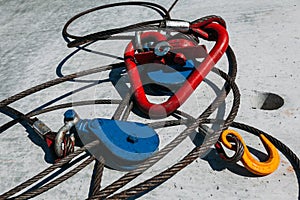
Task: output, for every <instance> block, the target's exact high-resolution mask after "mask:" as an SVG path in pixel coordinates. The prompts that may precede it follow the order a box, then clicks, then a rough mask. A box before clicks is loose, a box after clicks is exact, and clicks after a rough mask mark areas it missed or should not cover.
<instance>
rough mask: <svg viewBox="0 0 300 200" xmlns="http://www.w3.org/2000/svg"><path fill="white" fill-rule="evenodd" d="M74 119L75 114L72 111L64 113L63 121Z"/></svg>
mask: <svg viewBox="0 0 300 200" xmlns="http://www.w3.org/2000/svg"><path fill="white" fill-rule="evenodd" d="M75 117H76V112H75V111H74V110H72V109H69V110H67V111H66V112H65V113H64V120H73V119H74V118H75Z"/></svg>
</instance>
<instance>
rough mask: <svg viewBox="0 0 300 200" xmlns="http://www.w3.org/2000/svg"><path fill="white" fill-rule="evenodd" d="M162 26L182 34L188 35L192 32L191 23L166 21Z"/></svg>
mask: <svg viewBox="0 0 300 200" xmlns="http://www.w3.org/2000/svg"><path fill="white" fill-rule="evenodd" d="M160 26H161V27H162V28H167V29H172V30H174V31H178V32H181V33H187V32H188V31H189V30H190V23H189V22H187V21H183V20H165V21H164V22H162V23H161V24H160Z"/></svg>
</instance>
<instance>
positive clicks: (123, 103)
mask: <svg viewBox="0 0 300 200" xmlns="http://www.w3.org/2000/svg"><path fill="white" fill-rule="evenodd" d="M117 4H118V5H117ZM117 4H109V5H106V6H102V7H101V6H100V7H97V8H93V9H90V10H88V11H85V12H82V13H80V14H78V15H76V16H74V17H73V18H71V19H70V20H69V21H68V22H67V23H66V25H65V27H64V30H63V36H64V38H65V39H66V40H67V41H68V39H67V38H68V37H69V38H72V39H75V40H73V41H72V42H70V43H69V44H68V46H69V47H71V46H77V45H80V44H85V43H88V42H94V41H96V40H100V39H107V38H109V37H111V36H112V35H113V34H117V33H121V32H126V31H133V30H136V29H140V28H153V27H156V28H157V27H159V25H154V24H160V23H161V22H162V21H163V20H154V21H148V22H142V23H139V24H134V25H131V26H127V27H123V28H120V29H111V30H107V31H103V32H98V33H94V34H90V35H86V36H82V37H80V36H74V35H71V34H69V33H67V28H68V26H69V25H70V24H71V23H72V22H73V21H74V20H76V19H77V18H79V17H80V16H82V15H85V14H87V13H90V12H93V11H95V10H99V9H102V8H108V7H109V6H121V5H137V4H141V5H142V6H146V7H149V8H153V9H154V10H156V11H157V12H158V13H160V14H161V16H162V17H163V18H165V19H171V18H170V16H169V13H168V11H167V10H166V9H164V8H163V7H161V6H159V5H158V6H157V4H149V3H145V2H132V3H124V4H122V3H121V4H120V3H117ZM212 21H215V22H218V23H219V24H221V25H222V26H224V27H226V24H225V21H224V20H223V19H222V18H220V17H218V16H215V15H212V16H207V17H204V18H200V19H198V20H196V21H193V22H192V23H191V24H192V25H193V24H198V25H199V24H200V25H201V26H205V25H206V24H207V23H211V22H212ZM226 55H227V58H228V62H229V66H231V67H230V69H229V75H227V74H226V73H225V72H223V71H221V70H219V69H216V68H214V69H213V72H215V73H216V74H218V75H220V76H221V77H223V78H224V79H225V80H226V83H225V84H224V88H223V90H222V92H221V93H220V94H219V95H218V96H217V97H216V99H215V100H214V101H213V102H212V103H211V104H210V106H209V107H208V108H207V109H206V110H205V111H204V112H203V113H202V114H201V115H200V116H199V117H198V118H197V119H194V118H193V117H191V116H189V115H188V114H186V113H184V112H180V111H176V114H177V115H178V116H179V118H178V120H169V121H162V122H154V123H150V124H149V126H150V127H153V128H160V127H167V126H176V125H180V124H185V125H186V126H187V128H186V129H185V130H184V131H183V132H182V133H180V134H179V135H178V136H177V137H176V138H175V139H174V140H172V141H171V142H170V143H169V144H167V145H166V146H165V147H164V148H163V149H162V150H161V151H159V152H157V153H156V154H155V155H154V156H153V157H151V158H149V159H148V160H147V161H146V162H145V163H142V164H141V165H140V166H139V167H138V168H137V169H135V170H133V171H131V172H129V173H127V174H126V175H124V176H123V177H121V178H120V179H118V180H117V181H115V182H113V183H112V184H111V185H109V186H107V187H106V188H104V189H102V190H101V191H100V185H101V179H102V174H103V168H104V162H105V161H104V160H103V158H100V159H98V160H95V158H94V157H93V156H90V155H89V154H88V153H85V154H84V155H82V157H81V158H83V157H88V158H87V159H86V160H85V161H83V162H82V163H80V164H79V165H78V166H76V167H75V168H74V169H73V170H72V171H69V172H67V173H66V174H64V175H62V176H60V177H58V178H57V179H55V180H54V181H52V182H50V183H48V184H45V185H43V186H42V187H39V188H36V189H35V190H32V191H31V190H28V191H26V192H24V193H22V194H21V195H19V196H17V197H14V198H15V199H27V198H32V197H34V196H37V195H39V194H41V193H43V192H45V191H47V190H49V189H51V188H52V187H55V186H56V185H58V184H60V183H61V182H63V181H65V180H66V179H68V178H70V177H71V176H73V175H75V174H76V173H77V172H79V171H80V170H81V169H83V168H84V167H86V166H87V165H89V164H90V163H91V162H93V161H94V160H95V165H94V175H93V177H92V181H91V191H90V198H91V199H103V198H107V197H108V198H109V199H120V198H122V199H123V198H130V197H134V196H136V195H139V194H141V193H143V192H147V191H149V190H151V189H153V188H155V187H157V186H158V185H160V184H162V183H163V182H165V181H166V180H167V179H169V178H171V177H172V176H174V175H175V174H176V173H178V172H179V171H180V170H181V169H183V168H184V167H186V166H187V165H189V164H190V163H192V162H193V161H194V160H195V159H197V158H198V157H199V156H201V155H202V154H204V153H206V152H207V150H208V149H210V148H211V146H212V145H213V144H215V143H216V142H217V141H218V139H219V136H220V134H221V133H222V131H223V130H225V129H227V128H228V127H229V126H233V127H236V128H240V129H243V130H246V131H248V132H251V133H253V134H255V135H258V133H263V134H264V135H265V136H266V137H267V138H268V139H269V140H270V141H271V142H272V143H274V144H275V146H276V147H277V148H278V149H279V150H280V151H282V152H283V153H284V154H285V155H286V156H287V158H288V159H289V160H290V162H291V163H292V165H293V167H294V169H295V172H296V175H297V178H298V182H299V183H300V181H299V179H300V178H299V177H300V175H299V174H300V172H299V171H300V161H299V158H298V157H297V156H296V154H294V153H293V152H292V151H291V150H290V149H289V148H288V147H287V146H286V145H284V144H283V143H281V142H280V141H279V140H277V139H276V138H274V137H272V136H270V135H268V134H267V133H264V132H262V131H260V130H258V129H256V128H254V127H251V126H248V125H245V124H241V123H237V122H234V121H233V120H234V118H235V116H236V115H237V112H238V108H239V101H240V94H239V90H238V87H237V85H236V84H235V82H234V79H235V77H236V60H235V57H234V53H233V51H232V49H231V48H230V47H228V49H227V51H226ZM122 66H124V63H123V62H120V63H117V64H112V65H107V66H103V67H98V68H94V69H90V70H85V71H82V72H79V73H75V74H71V75H67V76H64V77H61V78H57V79H54V80H51V81H48V82H46V83H43V84H40V85H37V86H35V87H33V88H30V89H28V90H25V91H23V92H21V93H19V94H16V95H14V96H12V97H9V98H7V99H5V100H3V101H1V102H0V111H1V112H4V113H5V112H6V113H10V114H11V115H12V116H17V118H16V119H14V120H12V121H10V122H8V123H6V124H4V125H3V126H1V127H0V133H1V132H4V131H5V130H7V129H8V128H9V127H11V126H13V125H14V124H16V123H18V122H21V121H22V120H23V121H26V122H27V123H29V124H32V123H33V122H34V120H33V119H32V118H31V117H33V116H35V115H39V114H42V113H46V112H50V111H53V110H57V109H62V108H66V107H71V106H83V105H89V104H119V106H118V108H117V110H116V111H115V114H114V115H113V119H122V120H126V119H127V118H128V116H129V114H130V112H131V110H132V108H133V106H134V104H133V102H132V101H130V93H128V95H127V96H126V97H125V98H124V99H123V100H90V101H81V102H73V103H66V104H61V105H57V106H52V107H48V108H44V109H42V110H38V111H35V112H30V113H28V114H26V115H24V114H22V113H20V112H18V111H17V110H15V109H13V108H11V107H9V106H8V105H9V104H11V103H13V102H15V101H17V100H20V99H22V98H24V97H26V96H28V95H31V94H33V93H36V92H38V91H40V90H43V89H46V88H49V87H51V86H54V85H57V84H60V83H63V82H65V81H69V80H72V79H74V78H78V77H82V76H85V75H89V74H93V73H98V72H102V71H105V70H111V69H115V68H119V67H122ZM230 88H231V89H232V91H233V94H234V101H233V104H232V108H231V111H230V113H229V115H228V116H227V118H226V120H225V121H221V124H222V126H221V128H220V129H219V130H217V131H215V132H214V133H213V134H210V135H206V137H205V140H204V142H203V144H202V145H200V146H196V147H195V148H194V149H193V150H192V151H191V152H190V153H188V154H187V155H186V156H185V157H184V158H183V159H181V160H180V161H179V162H177V163H176V164H174V165H173V166H171V167H170V168H168V169H167V170H165V171H163V172H161V173H160V174H158V175H156V176H154V177H152V178H150V179H148V180H146V181H144V182H142V183H140V184H138V185H136V186H133V187H131V188H129V189H127V190H125V191H122V192H120V193H118V194H114V193H115V192H116V191H117V190H119V189H121V188H122V187H123V186H124V185H126V184H127V183H129V182H130V181H132V180H133V179H134V178H136V177H137V176H139V175H140V174H142V173H143V172H144V171H145V170H146V169H148V168H149V167H151V166H152V165H154V164H155V163H156V162H157V161H158V160H160V159H162V158H163V157H164V156H165V155H166V154H168V153H169V152H170V151H172V150H173V149H174V148H175V147H176V146H177V145H178V144H179V143H180V142H181V141H182V140H184V139H185V138H186V137H187V136H188V135H190V134H191V133H192V132H193V131H195V129H197V128H198V127H199V126H200V125H202V124H204V123H211V122H213V121H214V120H209V119H208V117H209V116H210V115H211V114H212V113H213V112H214V111H215V110H216V109H218V108H219V106H220V105H221V104H222V103H223V102H224V100H225V99H226V96H227V94H228V93H229V91H230ZM122 114H123V116H122ZM181 117H185V118H186V119H182V118H181ZM215 121H217V119H215ZM96 143H97V142H96ZM96 143H92V144H88V145H86V146H84V147H82V148H80V149H79V150H77V151H75V152H74V153H72V154H70V155H68V156H67V157H65V158H63V159H61V160H60V161H59V162H57V163H55V164H54V165H52V166H50V167H49V168H47V169H45V170H44V171H42V172H41V173H39V174H38V175H36V176H34V177H32V178H31V179H29V180H27V181H26V182H24V183H22V184H20V185H18V186H17V187H15V188H13V189H11V190H9V191H8V192H6V193H4V194H2V195H1V196H0V198H1V199H6V198H8V197H11V196H13V195H15V194H16V193H18V192H20V191H21V190H23V189H25V188H27V187H29V186H30V185H33V184H35V183H36V182H38V181H39V180H41V179H42V178H44V177H45V176H47V175H48V174H50V173H52V172H53V171H54V170H56V169H57V168H60V167H62V166H64V165H65V164H66V163H69V162H70V161H71V160H72V159H74V158H75V157H76V156H78V155H80V154H82V153H83V152H84V151H88V149H89V148H91V147H92V146H94V145H97V144H96ZM75 163H76V162H75V161H73V162H71V163H69V164H70V166H72V165H74V164H75ZM299 185H300V184H299ZM299 193H300V188H299ZM113 194H114V195H113ZM111 195H112V196H111Z"/></svg>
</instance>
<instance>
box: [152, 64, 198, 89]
mask: <svg viewBox="0 0 300 200" xmlns="http://www.w3.org/2000/svg"><path fill="white" fill-rule="evenodd" d="M164 68H167V69H164ZM194 69H195V65H194V62H193V60H187V61H186V64H185V66H180V67H177V66H171V67H169V66H163V65H162V69H159V70H156V71H151V70H149V72H148V74H147V75H148V77H149V78H150V80H151V81H153V82H154V83H157V84H159V85H163V86H166V87H168V85H177V84H182V83H184V81H185V80H186V79H187V77H188V76H189V75H190V74H191V72H192V71H193V70H194Z"/></svg>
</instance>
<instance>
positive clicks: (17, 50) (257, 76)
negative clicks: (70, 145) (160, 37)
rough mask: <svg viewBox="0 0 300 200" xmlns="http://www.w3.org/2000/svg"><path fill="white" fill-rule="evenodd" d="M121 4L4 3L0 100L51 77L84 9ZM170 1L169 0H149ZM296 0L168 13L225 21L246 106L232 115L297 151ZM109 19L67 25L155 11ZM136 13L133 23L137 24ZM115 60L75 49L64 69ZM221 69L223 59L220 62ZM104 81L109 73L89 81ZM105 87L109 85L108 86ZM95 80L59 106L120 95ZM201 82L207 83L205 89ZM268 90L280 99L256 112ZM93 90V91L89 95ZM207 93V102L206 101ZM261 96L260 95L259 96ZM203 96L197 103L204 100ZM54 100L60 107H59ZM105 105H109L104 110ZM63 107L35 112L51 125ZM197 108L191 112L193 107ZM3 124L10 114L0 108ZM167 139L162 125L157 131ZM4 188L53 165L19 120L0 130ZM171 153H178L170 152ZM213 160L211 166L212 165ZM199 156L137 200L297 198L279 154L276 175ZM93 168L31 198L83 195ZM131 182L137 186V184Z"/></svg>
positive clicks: (29, 102)
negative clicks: (240, 170)
mask: <svg viewBox="0 0 300 200" xmlns="http://www.w3.org/2000/svg"><path fill="white" fill-rule="evenodd" d="M112 2H118V1H108V0H107V1H98V2H96V1H88V0H81V1H71V0H65V1H61V0H53V1H50V2H49V1H33V0H29V1H17V0H10V1H4V0H1V1H0V11H1V18H0V57H1V65H0V69H1V72H0V82H1V84H0V99H1V100H2V99H5V98H7V97H9V96H11V95H14V94H16V93H18V92H20V91H23V90H25V89H28V88H30V87H32V86H35V85H37V84H40V83H43V82H45V81H48V80H51V79H53V78H56V77H57V76H56V73H55V70H56V67H57V66H58V64H59V63H60V62H61V61H62V60H63V59H64V58H65V57H66V56H67V55H68V54H69V53H71V52H72V51H73V49H68V48H67V47H66V43H65V42H64V40H63V38H62V37H61V30H62V28H63V25H64V24H65V22H66V21H67V20H68V19H69V18H71V17H72V16H73V15H75V14H77V13H78V12H80V11H83V10H86V9H89V8H92V7H94V6H98V5H102V4H106V3H112ZM154 2H158V3H161V4H162V5H164V6H166V7H168V6H169V5H171V3H172V1H170V0H168V1H161V2H160V1H154ZM299 6H300V5H299V1H297V0H286V1H279V0H278V1H271V0H266V1H258V0H255V1H253V0H252V1H250V0H245V1H239V2H234V1H221V0H216V1H199V0H198V1H197V0H191V1H184V0H180V1H179V3H178V4H177V6H176V7H175V8H174V10H173V11H172V13H171V14H172V16H173V17H174V18H180V19H186V20H194V19H197V18H200V17H203V16H205V15H211V14H215V15H220V16H222V17H223V18H224V19H225V20H226V22H227V25H228V32H229V35H230V44H231V46H232V47H233V49H234V50H235V53H236V56H237V60H238V67H239V68H238V69H239V71H238V77H237V83H238V85H239V87H240V90H241V94H242V102H241V108H240V112H239V114H238V117H237V121H240V122H244V123H247V124H250V125H253V126H255V127H258V128H260V129H262V130H264V131H266V132H268V133H270V134H272V135H274V136H275V137H277V138H278V139H280V140H281V141H282V142H284V143H285V144H287V145H288V146H289V147H290V148H291V149H292V150H293V151H294V152H295V153H296V154H297V155H298V156H299V155H300V154H299V152H300V147H299V141H300V139H299V138H300V136H299V132H300V127H299V118H300V110H299V109H300V107H299V96H300V88H299V87H300V86H299V83H300V82H299V78H300V77H299V76H300V68H299V64H300V48H299V47H300V26H299V24H300V8H299ZM110 10H111V13H110V14H109V15H108V14H107V12H106V14H103V13H102V12H96V13H94V14H91V15H89V16H87V17H84V18H83V19H80V20H79V21H78V22H77V23H75V24H74V26H72V27H71V29H72V31H73V32H74V33H77V34H87V33H92V32H95V31H99V30H103V29H105V28H109V27H108V25H109V23H110V22H113V26H114V27H118V26H120V25H123V24H124V23H127V24H130V23H134V22H136V21H139V20H146V19H149V18H155V17H158V16H157V15H154V14H151V13H152V12H150V11H147V10H146V9H139V8H135V12H128V11H124V10H120V9H110ZM137 19H138V20H137ZM125 44H126V43H124V42H123V43H122V42H120V43H117V44H116V43H113V42H104V43H96V44H95V45H93V46H91V48H93V49H95V50H98V51H101V52H105V53H111V54H113V55H117V56H122V52H123V49H124V47H125ZM117 61H118V60H116V59H109V58H107V57H103V56H99V55H97V54H91V53H86V52H80V53H79V54H77V55H76V56H74V57H72V58H71V59H70V60H69V61H68V62H67V63H66V64H65V65H64V67H63V70H62V71H63V73H64V74H69V73H72V72H75V71H81V70H84V69H89V68H93V67H96V66H101V65H104V64H107V63H110V62H117ZM220 67H221V68H222V65H221V64H220ZM99 76H100V78H105V77H106V76H107V74H105V73H102V74H100V75H95V76H91V77H89V79H90V78H97V79H99ZM83 85H84V84H82V83H66V84H62V85H59V86H57V87H53V88H50V89H48V90H46V91H43V92H40V93H37V94H35V95H32V96H30V97H27V98H25V99H23V100H20V101H18V102H16V103H13V104H12V106H13V107H14V108H16V109H18V110H20V111H22V112H25V113H26V112H29V111H31V110H32V109H34V108H36V107H38V106H39V105H41V104H43V103H46V102H48V101H50V100H52V99H53V98H55V97H57V96H59V95H61V94H64V93H66V92H67V91H69V89H72V88H77V87H81V86H83ZM104 86H105V87H104ZM104 86H102V85H100V86H97V87H94V88H92V89H88V90H86V91H83V92H82V93H80V94H78V95H74V96H73V97H68V98H66V99H63V100H62V101H60V102H69V101H71V100H74V99H76V100H77V99H95V98H118V94H117V93H116V92H114V91H113V90H111V89H109V86H108V85H104ZM203 87H204V88H205V86H203ZM255 91H260V92H273V93H276V94H279V95H280V96H282V97H283V98H284V100H285V104H284V106H283V107H282V108H280V109H278V110H274V111H263V110H259V109H252V106H251V103H253V101H254V102H255V101H256V97H257V92H255ZM205 92H206V91H205V90H202V93H201V92H200V93H199V94H198V95H196V96H194V97H193V98H195V99H196V100H197V102H199V105H201V106H203V108H199V110H196V111H195V110H192V108H193V107H194V106H192V107H189V106H188V105H186V106H187V111H188V112H191V113H192V114H197V113H200V111H201V110H203V109H204V108H205V106H206V105H207V104H208V103H209V99H210V98H207V97H213V95H212V94H211V93H209V94H206V98H204V97H203V94H205ZM91 94H92V96H91ZM203 98H204V100H203ZM257 98H258V97H257ZM202 100H203V101H202ZM60 102H58V103H60ZM110 108H111V109H110ZM114 108H115V107H114V106H111V107H110V106H109V107H103V106H102V107H101V106H88V107H86V108H85V109H83V108H78V109H77V110H78V112H79V113H80V115H81V116H83V117H95V116H101V117H110V116H111V115H112V113H113V109H114ZM63 112H64V110H60V111H55V112H51V113H48V114H45V115H42V116H40V118H41V119H42V120H44V121H45V122H46V123H47V124H48V125H49V126H50V127H51V128H52V129H53V130H57V129H58V128H59V127H60V126H61V125H62V113H63ZM193 112H194V113H193ZM0 116H1V117H0V124H4V123H6V122H8V121H9V120H10V118H9V117H7V116H5V115H3V114H0ZM171 132H173V131H172V130H168V131H167V133H166V135H165V136H163V137H165V138H171V137H173V136H172V135H171ZM160 134H161V135H163V134H164V133H163V131H160ZM244 137H245V140H246V142H247V144H249V145H250V146H252V147H254V148H261V145H260V146H259V145H258V143H259V140H258V139H257V138H255V137H252V136H248V135H244ZM188 148H191V144H190V143H189V141H186V142H185V143H184V144H183V145H181V146H180V147H179V148H178V149H177V150H176V151H175V153H173V154H172V155H171V156H169V157H168V158H167V159H166V160H165V161H163V162H160V163H159V165H158V166H157V167H156V168H154V169H153V170H151V171H149V172H146V174H145V176H143V177H142V178H140V179H139V181H141V180H144V179H145V178H146V177H150V176H151V175H154V174H156V173H157V172H159V171H161V170H162V169H164V168H166V167H168V166H170V162H175V161H176V160H179V157H178V154H179V153H180V155H181V156H183V155H184V154H182V153H183V151H187V149H188ZM0 150H1V154H0V155H1V157H0V161H1V162H0V179H1V181H0V193H3V192H5V191H7V190H8V189H10V188H12V187H14V186H16V185H17V184H19V183H21V182H23V181H25V180H27V179H28V178H30V177H32V176H33V175H35V174H37V173H38V172H40V171H42V170H43V169H44V168H46V167H47V166H49V165H50V164H48V163H47V162H45V159H44V152H43V151H42V149H41V148H40V147H39V146H37V145H36V144H34V143H33V142H32V141H31V140H30V139H29V138H28V133H27V132H25V130H24V128H23V127H22V126H21V125H16V126H14V127H12V128H10V129H9V130H7V131H6V132H4V133H2V134H1V135H0ZM176 152H177V153H176ZM209 163H210V164H209ZM209 163H208V162H207V161H205V160H203V159H198V160H197V161H196V162H194V163H192V164H191V165H190V166H188V167H187V168H185V169H184V170H182V171H181V172H179V173H178V174H177V175H176V176H174V177H173V178H171V179H169V180H168V181H167V182H165V183H164V184H162V185H161V186H160V187H158V188H156V189H155V190H153V191H151V192H149V193H147V194H145V195H144V196H143V197H141V198H140V199H160V198H164V199H229V198H230V199H274V200H275V199H297V197H298V185H297V180H296V177H295V174H294V172H293V169H292V168H291V165H290V163H289V162H288V161H287V159H286V158H285V157H284V156H283V155H282V156H281V164H280V166H279V168H278V170H277V171H275V172H274V173H273V174H271V175H269V176H266V177H255V178H253V177H248V176H242V175H238V174H236V173H233V172H231V171H230V170H229V169H226V168H224V163H223V162H221V161H220V160H219V159H218V158H217V157H215V156H212V157H211V160H210V162H209ZM92 169H93V165H89V166H88V167H87V168H86V169H84V170H83V171H81V172H80V173H79V174H77V175H76V176H74V177H72V178H71V179H70V180H68V181H66V182H64V183H63V184H61V185H59V186H57V187H55V188H53V189H51V190H50V191H48V192H46V193H44V194H42V195H40V196H38V197H36V199H85V198H86V197H87V193H88V189H89V182H90V177H91V173H92ZM120 175H121V173H118V172H115V171H111V170H105V172H104V178H103V185H104V186H105V185H108V184H109V183H111V182H112V181H113V180H115V179H116V178H117V177H119V176H120ZM137 182H138V181H136V182H135V183H137Z"/></svg>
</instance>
